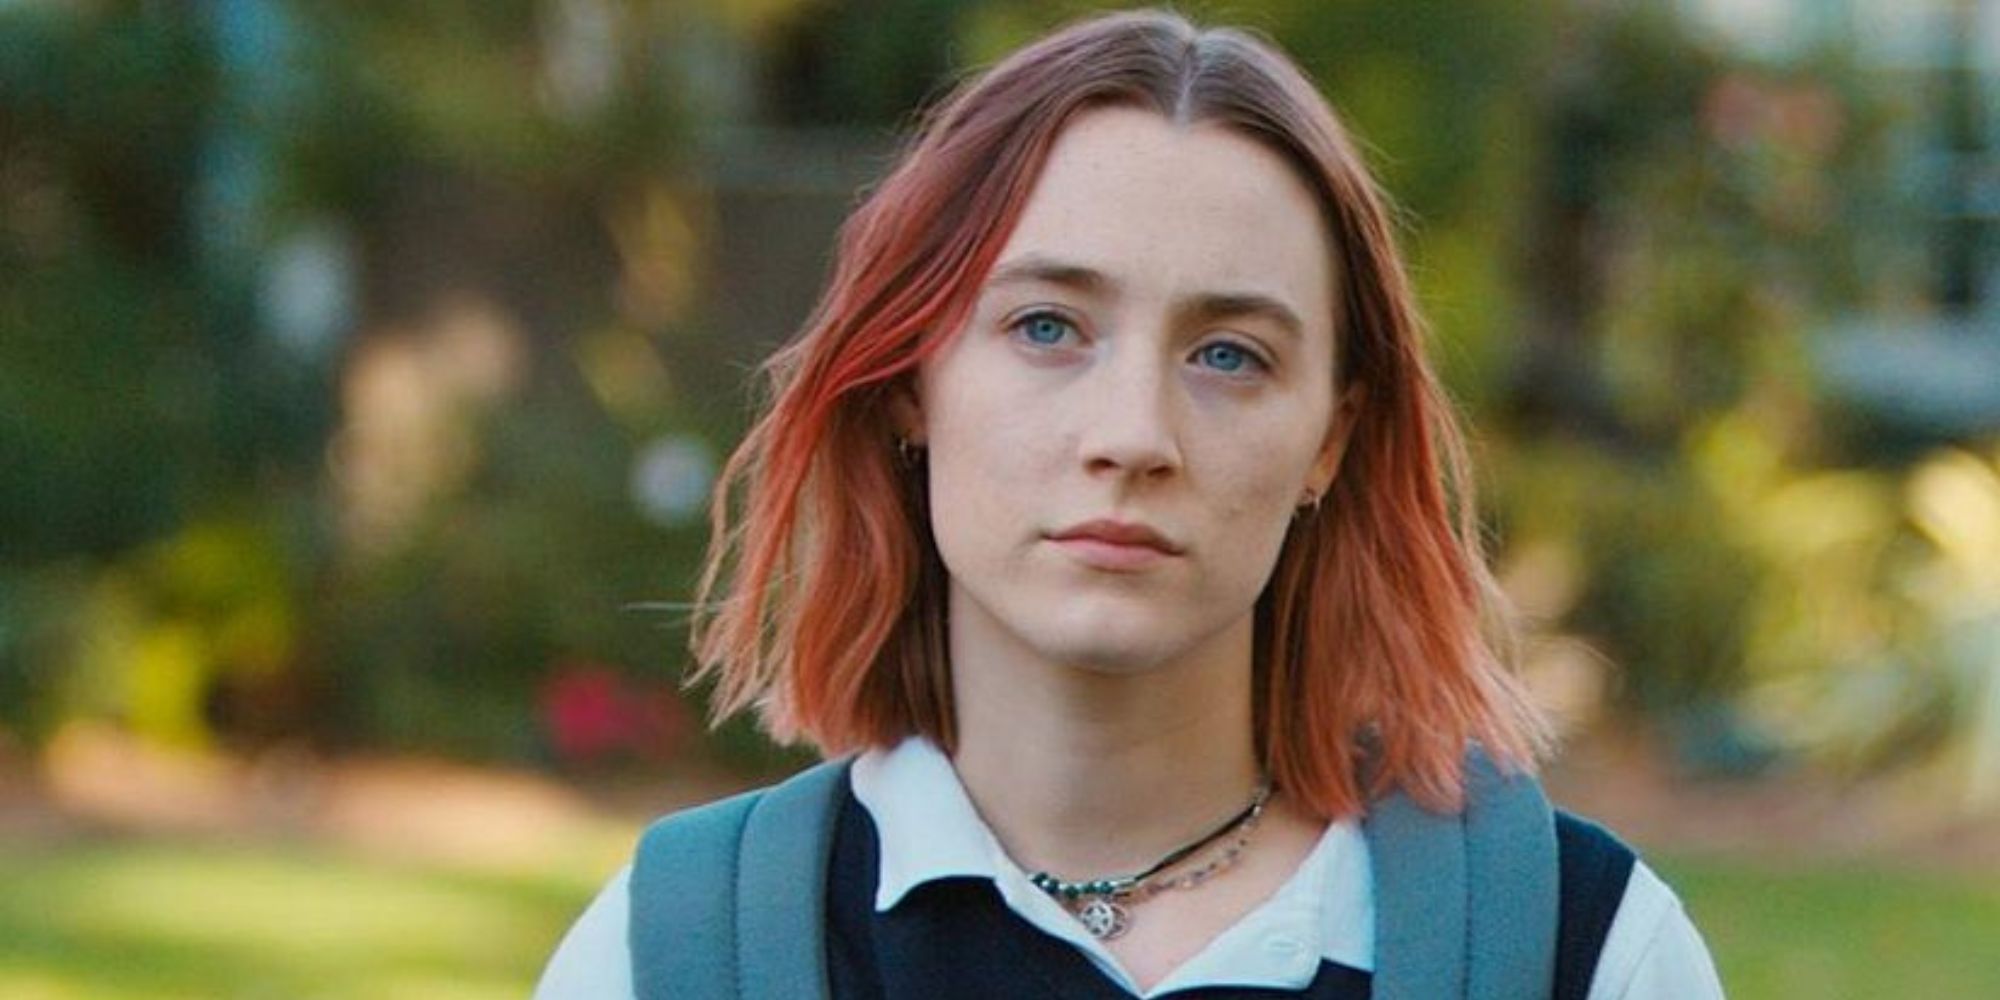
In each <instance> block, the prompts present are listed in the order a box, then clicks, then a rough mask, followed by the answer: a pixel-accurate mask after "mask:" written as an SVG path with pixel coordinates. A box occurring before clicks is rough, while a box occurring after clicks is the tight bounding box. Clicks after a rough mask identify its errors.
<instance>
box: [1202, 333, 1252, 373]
mask: <svg viewBox="0 0 2000 1000" xmlns="http://www.w3.org/2000/svg"><path fill="white" fill-rule="evenodd" d="M1195 357H1197V358H1200V359H1201V360H1202V361H1203V362H1204V363H1205V364H1207V365H1208V366H1209V367H1210V368H1213V369H1215V370H1216V371H1219V372H1239V371H1242V370H1244V368H1245V366H1250V365H1261V364H1263V362H1261V361H1259V360H1258V359H1257V356H1256V355H1254V354H1251V353H1250V352H1249V350H1247V349H1245V348H1243V347H1240V346H1238V345H1236V344H1232V343H1230V342H1228V341H1226V340H1223V341H1217V342H1215V343H1213V344H1206V345H1203V346H1202V348H1201V350H1199V351H1196V352H1195Z"/></svg>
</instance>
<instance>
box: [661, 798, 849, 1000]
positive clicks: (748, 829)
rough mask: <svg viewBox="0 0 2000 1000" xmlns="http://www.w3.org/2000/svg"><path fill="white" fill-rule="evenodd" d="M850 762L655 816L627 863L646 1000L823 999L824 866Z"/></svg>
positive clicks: (824, 983)
mask: <svg viewBox="0 0 2000 1000" xmlns="http://www.w3.org/2000/svg"><path fill="white" fill-rule="evenodd" d="M846 787H847V762H846V761H837V762H830V763H826V764H821V765H818V766H816V767H813V768H810V769H808V770H806V771H804V772H802V773H800V774H798V775H795V776H793V777H792V778H791V779H789V780H787V781H785V782H784V783H783V784H780V785H778V786H776V787H774V788H769V789H764V790H760V791H755V792H748V793H745V794H743V795H739V796H736V797H735V798H731V799H725V800H723V801H721V802H716V803H713V804H710V805H706V806H702V807H700V808H698V809H692V810H688V811H686V812H681V813H676V814H674V815H672V816H668V817H666V818H665V819H662V820H659V821H657V822H655V823H654V824H653V825H652V826H651V827H649V828H648V829H647V830H646V832H645V834H644V835H643V836H641V837H640V839H639V847H638V851H637V853H636V854H635V856H634V858H633V861H632V878H631V912H630V917H629V919H628V925H627V929H626V935H627V938H626V940H627V944H628V946H629V947H630V948H631V952H632V986H633V992H634V994H635V995H636V996H637V997H638V998H639V1000H655V998H665V997H672V998H674V1000H739V998H742V1000H776V998H780V997H783V998H788V1000H789V998H797V997H805V998H811V997H825V996H826V992H827V986H826V948H825V946H824V943H823V936H824V934H823V927H824V922H823V919H822V915H823V913H824V911H825V909H826V865H827V859H828V856H829V854H830V853H831V850H832V844H833V826H834V818H835V816H836V815H837V814H838V810H839V805H840V799H841V797H840V793H841V792H842V791H843V790H844V789H845V788H846Z"/></svg>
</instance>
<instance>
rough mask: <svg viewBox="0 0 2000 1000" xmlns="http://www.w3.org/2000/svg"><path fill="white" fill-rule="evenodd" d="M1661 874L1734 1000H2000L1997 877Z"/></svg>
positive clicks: (1837, 872) (1685, 866)
mask: <svg viewBox="0 0 2000 1000" xmlns="http://www.w3.org/2000/svg"><path fill="white" fill-rule="evenodd" d="M1659 868H1660V870H1661V871H1662V873H1663V874H1664V875H1665V877H1666V878H1667V879H1668V880H1669V882H1671V883H1672V884H1673V886H1674V888H1675V890H1676V891H1677V892H1678V893H1679V894H1680V896H1681V899H1682V900H1683V902H1684V903H1685V904H1686V906H1687V908H1688V912H1689V913H1691V914H1693V916H1694V919H1695V922H1696V924H1697V925H1698V926H1700V928H1701V931H1702V936H1703V937H1705V938H1706V939H1707V941H1708V945H1709V948H1710V950H1711V951H1713V952H1714V954H1715V959H1716V965H1717V967H1718V968H1719V969H1720V970H1721V973H1722V980H1723V983H1724V985H1726V986H1727V987H1728V989H1729V995H1730V996H1731V997H1732V998H1734V1000H1758V998H1766V997H1768V998H1773V1000H1776V998H1788V997H1816V998H1839V997H1856V998H1862V997H1869V998H1872V997H1975V996H1976V997H2000V944H1996V943H2000V874H1995V875H1988V876H1984V877H1963V876H1952V875H1944V874H1924V873H1913V872H1897V871H1886V870H1881V869H1873V868H1859V867H1840V866H1822V867H1815V868H1809V869H1803V870H1797V871H1782V870H1773V869H1771V868H1768V867H1760V866H1757V865H1754V864H1751V863H1748V862H1743V861H1720V860H1707V859H1701V860H1696V859H1688V860H1670V861H1663V862H1660V863H1659Z"/></svg>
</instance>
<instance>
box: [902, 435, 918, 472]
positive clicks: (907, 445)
mask: <svg viewBox="0 0 2000 1000" xmlns="http://www.w3.org/2000/svg"><path fill="white" fill-rule="evenodd" d="M923 454H924V449H923V447H922V446H921V445H918V444H916V443H914V442H912V441H911V440H910V439H909V438H906V437H902V436H900V435H898V436H897V438H896V458H897V459H898V460H900V461H901V462H902V463H903V464H904V465H915V464H917V460H918V459H920V458H922V457H923Z"/></svg>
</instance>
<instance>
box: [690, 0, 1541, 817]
mask: <svg viewBox="0 0 2000 1000" xmlns="http://www.w3.org/2000/svg"><path fill="white" fill-rule="evenodd" d="M1108 105H1118V106H1129V107H1138V108H1143V109H1148V110H1151V111H1155V112H1158V113H1159V114H1161V115H1163V116H1165V117H1166V118H1167V119H1169V120H1170V121H1172V122H1174V123H1176V124H1180V125H1187V126H1193V125H1217V126H1221V127H1224V128H1228V129H1231V130H1234V131H1236V132H1238V133H1241V134H1244V135H1247V136H1249V137H1251V138H1253V139H1255V140H1257V141H1259V142H1262V143H1263V144H1265V145H1266V146H1267V147H1269V148H1271V149H1273V150H1275V151H1276V152H1278V153H1279V154H1280V155H1282V156H1283V157H1284V158H1285V159H1286V161H1287V162H1288V163H1290V164H1291V165H1292V167H1293V168H1294V170H1295V171H1296V172H1297V174H1298V176H1299V177H1300V178H1301V179H1302V180H1304V181H1305V182H1306V184H1307V185H1308V187H1309V188H1310V189H1311V190H1312V191H1313V193H1314V196H1315V197H1316V198H1317V200H1318V201H1319V203H1320V205H1321V208H1322V210H1323V212H1324V213H1325V217H1326V222H1327V224H1328V226H1329V230H1330V232H1331V234H1332V237H1333V246H1334V252H1335V258H1336V259H1335V260H1334V261H1332V264H1333V266H1334V269H1335V272H1336V275H1337V279H1338V280H1337V287H1336V292H1337V294H1338V303H1337V305H1336V309H1337V310H1338V315H1337V316H1336V317H1335V323H1334V329H1335V331H1336V350H1335V355H1336V361H1335V372H1336V379H1337V385H1336V388H1337V389H1341V388H1345V387H1346V386H1349V385H1353V384H1355V383H1360V384H1361V385H1362V386H1364V387H1365V392H1366V400H1365V402H1364V404H1363V405H1362V406H1361V409H1360V412H1359V415H1358V418H1357V424H1356V426H1355V427H1354V429H1353V431H1352V434H1351V437H1350V440H1349V444H1348V447H1347V452H1346V456H1345V458H1344V460H1343V462H1342V466H1341V471H1340V473H1339V475H1338V477H1337V478H1336V479H1335V481H1334V484H1333V487H1332V489H1331V490H1330V495H1328V496H1327V497H1326V498H1325V501H1326V502H1324V503H1322V504H1320V505H1319V506H1318V508H1317V510H1316V511H1315V512H1314V513H1313V514H1312V515H1310V516H1308V517H1304V518H1301V519H1299V520H1298V521H1296V522H1295V523H1294V525H1293V527H1292V528H1291V529H1290V532H1289V535H1288V537H1287V538H1286V541H1285V543H1284V546H1283V548H1282V550H1281V551H1280V553H1279V556H1278V560H1277V564H1276V566H1275V568H1274V570H1273V572H1272V576H1271V579H1270V581H1269V582H1268V583H1267V585H1266V587H1265V590H1264V593H1263V594H1262V595H1261V596H1260V597H1259V598H1258V601H1257V605H1256V609H1255V615H1256V647H1255V651H1254V656H1253V659H1254V678H1253V684H1254V689H1255V698H1256V701H1255V706H1256V714H1255V717H1256V729H1257V732H1256V739H1257V745H1258V747H1259V749H1260V752H1261V754H1262V757H1263V763H1264V766H1265V767H1266V768H1267V769H1268V770H1269V773H1270V774H1271V776H1272V777H1273V779H1274V780H1275V781H1276V782H1277V783H1278V784H1279V785H1281V786H1283V787H1285V788H1286V789H1288V790H1290V791H1291V792H1292V794H1294V795H1295V796H1296V797H1297V798H1298V800H1299V801H1300V802H1301V803H1302V804H1303V805H1304V806H1305V807H1306V808H1308V809H1310V810H1312V811H1313V812H1315V813H1316V814H1319V815H1322V816H1326V817H1336V816H1347V815H1354V814H1357V813H1359V812H1362V811H1363V810H1365V808H1366V805H1367V803H1368V801H1369V800H1370V799H1371V798H1372V797H1374V796H1376V795H1379V794H1381V793H1383V792H1386V791H1387V790H1389V789H1391V788H1402V789H1404V790H1406V791H1408V792H1409V793H1411V794H1412V795H1413V796H1415V797H1416V798H1417V799H1418V800H1419V801H1421V802H1424V803H1425V804H1426V805H1429V806H1431V807H1433V808H1437V809H1441V810H1450V809H1455V808H1457V807H1458V805H1459V804H1460V803H1461V802H1462V801H1463V789H1464V778H1463V770H1462V765H1463V759H1464V754H1465V751H1466V749H1467V747H1468V746H1469V745H1471V744H1474V743H1476V744H1479V745H1481V746H1482V747H1483V748H1484V749H1485V750H1486V752H1487V753H1488V754H1490V755H1491V756H1492V757H1493V758H1495V760H1496V761H1497V762H1499V763H1500V765H1501V766H1502V767H1504V768H1508V769H1511V770H1517V771H1528V770H1532V769H1533V768H1534V766H1535V763H1536V761H1537V759H1538V757H1539V755H1540V754H1541V753H1542V752H1543V750H1544V749H1545V747H1546V742H1547V736H1546V727H1545V724H1544V723H1543V721H1542V719H1541V716H1540V715H1539V714H1538V713H1537V711H1536V710H1535V709H1534V707H1533V706H1532V705H1531V704H1530V702H1529V700H1528V699H1527V697H1526V696H1525V693H1524V691H1523V689H1522V687H1521V685H1520V684H1519V682H1518V681H1517V680H1516V678H1515V677H1514V676H1513V674H1512V673H1511V671H1510V670H1509V668H1508V667H1509V665H1508V663H1507V659H1508V657H1507V655H1506V653H1507V651H1508V650H1509V649H1510V648H1511V644H1512V625H1511V621H1512V616H1511V614H1510V613H1509V612H1508V609H1507V605H1506V603H1505V600H1504V598H1503V596H1502V595H1501V594H1500V592H1499V589H1498V587H1497V586H1496V585H1495V584H1494V582H1493V579H1492V576H1491V574H1490V572H1489V570H1488V569H1487V564H1486V558H1485V555H1484V552H1483V550H1482V547H1481V544H1480V536H1479V531H1478V524H1477V519H1476V506H1475V503H1474V489H1473V480H1472V478H1471V474H1470V466H1469V462H1468V460H1467V457H1466V452H1465V446H1464V437H1463V435H1462V433H1461V431H1460V429H1459V427H1458V424H1457V420H1456V418H1455V416H1454V414H1453V410H1452V407H1451V405H1450V403H1449V401H1448V400H1447V399H1446V398H1445V395H1444V393H1443V391H1442V390H1441V388H1440V387H1439V385H1438V383H1437V380H1436V378H1435V376H1434V374H1433V373H1432V371H1431V368H1430V365H1429V363H1428V362H1427V360H1426V359H1425V356H1424V345H1423V341H1424V330H1423V325H1422V322H1421V320H1420V318H1419V316H1418V312H1417V309H1416V304H1415V299H1414V295H1413V293H1412V291H1411V289H1410V286H1409V281H1408V278H1407V276H1406V274H1405V271H1404V268H1403V264H1402V261H1401V258H1400V255H1399V253H1398V251H1397V248H1396V240H1395V233H1394V228H1393V224H1392V220H1391V215H1390V211H1389V206H1388V202H1387V200H1386V199H1385V198H1384V197H1383V195H1382V194H1381V193H1380V192H1379V191H1378V190H1377V187H1376V185H1375V183H1374V181H1373V180H1372V179H1371V177H1370V176H1369V174H1368V172H1367V169H1366V167H1365V165H1364V163H1363V161H1362V159H1361V157H1360V156H1359V155H1358V154H1357V152H1356V150H1355V148H1354V146H1353V143H1352V142H1351V141H1350V139H1349V138H1348V136H1347V134H1346V132H1345V130H1344V129H1343V128H1342V127H1341V125H1340V123H1339V122H1338V120H1337V119H1336V118H1335V116H1334V114H1333V111H1332V110H1331V108H1329V107H1328V106H1327V104H1326V102H1325V100H1324V99H1323V98H1322V97H1320V95H1319V94H1318V92H1317V90H1316V89H1315V88H1314V87H1313V85H1312V83H1311V82H1310V81H1309V80H1308V79H1307V78H1306V77H1305V76H1304V74H1303V73H1301V72H1300V71H1299V70H1298V69H1297V68H1296V67H1294V66H1293V65H1292V64H1291V63H1290V62H1289V61H1288V60H1287V59H1286V58H1285V57H1284V56H1282V55H1280V54H1279V53H1278V51H1277V50H1276V48H1275V47H1273V46H1272V45H1270V44H1268V43H1266V42H1264V41H1262V40H1260V39H1259V38H1257V37H1255V36H1253V35H1250V34H1248V33H1245V32H1242V31H1238V30H1234V29H1226V28H1220V29H1206V30H1202V29H1197V28H1195V27H1194V26H1193V25H1191V24H1190V23H1189V22H1188V21H1187V20H1185V19H1184V18H1182V17H1181V16H1179V15H1177V14H1174V13H1169V12H1164V11H1136V12H1124V13H1116V14H1110V15H1105V16H1099V17H1095V18H1092V19H1089V20H1086V21H1082V22H1079V23H1077V24H1074V25H1072V26H1070V27H1068V28H1065V29H1063V30H1060V31H1058V32H1056V33H1054V34H1052V35H1049V36H1047V37H1045V38H1043V39H1041V40H1039V41H1037V42H1035V43H1032V44H1030V45H1028V46H1027V47H1025V48H1022V49H1020V50H1018V51H1016V52H1015V53H1013V54H1012V55H1010V56H1008V57H1007V58H1006V59H1004V60H1003V61H1001V62H1000V63H999V64H997V65H996V66H994V67H993V68H991V69H990V70H988V71H987V72H985V73H984V74H982V75H979V76H977V77H974V78H972V79H970V80H968V81H967V82H965V83H963V84H961V85H960V86H959V87H958V88H957V89H956V90H954V91H953V92H952V93H951V94H950V95H949V96H948V97H947V98H946V99H945V100H943V101H942V102H941V103H939V104H937V105H936V106H934V107H933V108H931V109H930V110H929V111H928V112H927V113H926V114H925V115H924V116H923V119H922V120H921V123H920V126H919V128H918V129H917V131H916V132H915V134H914V136H913V137H912V139H911V140H910V142H909V144H908V145H907V146H906V148H905V149H904V151H903V153H902V155H901V157H900V158H899V159H898V161H897V164H896V166H895V167H894V169H893V170H892V171H891V172H890V173H889V175H888V176H887V177H886V178H885V179H884V180H883V181H882V182H881V184H880V185H878V186H877V188H876V189H875V190H874V192H873V193H872V194H871V195H870V196H869V197H868V198H867V199H866V200H865V201H864V202H863V203H862V204H861V206H860V207H859V208H858V209H857V210H856V211H855V212H854V214H853V215H852V216H850V218H849V219H848V220H847V222H846V224H845V225H844V226H843V227H842V229H841V232H840V237H839V241H838V246H837V251H836V256H835V263H834V269H833V274H832V276H831V278H830V280H829V282H828V285H827V287H826V289H825V291H824V293H823V295H822V297H821V299H820V301H819V303H818V305H817V307H816V308H815V309H814V311H813V313H812V315H811V316H810V317H809V318H808V320H807V321H806V323H805V324H804V326H803V328H802V329H801V331H800V332H799V334H798V336H797V337H796V338H794V339H793V340H792V341H791V342H790V343H788V344H787V345H786V346H785V347H783V348H782V349H780V350H779V351H778V352H777V353H776V354H774V355H773V356H772V357H771V358H770V359H769V360H768V361H767V362H766V364H765V368H764V372H765V374H766V376H767V377H768V379H769V383H770V388H771V397H770V401H769V404H768V406H767V407H766V409H765V410H764V412H763V414H762V416H761V417H760V418H759V419H758V420H757V421H756V422H755V423H754V424H753V426H752V427H751V429H750V431H749V432H748V434H747V435H746V437H745V438H744V440H743V442H742V444H741V445H740V446H739V447H738V448H737V450H736V451H735V452H734V453H733V454H732V455H731V457H730V459H729V461H728V463H727V465H726V466H725V467H724V469H723V473H722V475H721V477H720V479H719V480H718V482H717V484H716V487H715V494H714V497H713V504H712V507H711V511H710V518H711V528H712V534H711V536H710V541H709V549H708V555H707V561H706V564H705V566H704V568H703V572H702V575H701V579H700V583H699V585H698V591H697V596H696V616H695V619H694V622H693V632H692V639H691V646H692V648H693V651H694V654H695V657H696V660H697V662H698V668H697V670H696V672H695V679H696V680H701V679H707V678H712V679H713V680H715V682H716V684H717V691H716V698H715V700H714V705H715V712H716V717H717V718H718V719H720V718H723V717H727V716H728V715H731V714H734V713H736V712H739V711H742V710H744V709H747V708H753V707H754V708H755V709H756V710H757V712H758V713H759V714H760V715H761V717H762V719H763V722H764V724H765V727H766V729H767V730H768V731H769V732H770V733H771V734H772V736H773V737H774V738H776V739H778V740H780V741H782V742H798V741H808V742H811V743H813V744H815V745H817V746H818V748H819V749H820V750H821V751H822V752H823V753H826V754H828V755H833V754H839V753H845V752H849V751H854V750H859V749H863V748H868V747H886V746H890V745H893V744H894V743H896V742H897V741H899V740H901V739H902V738H904V737H906V736H909V735H913V734H921V735H924V736H927V737H929V738H931V739H933V740H934V741H936V742H938V743H939V744H940V745H941V746H943V747H945V748H946V750H947V752H949V750H950V749H951V748H952V747H953V745H954V744H955V741H956V737H955V733H954V726H953V709H952V704H951V682H950V680H951V679H950V672H949V671H950V665H949V662H948V655H947V651H946V644H945V611H946V608H945V593H946V578H945V570H944V567H943V565H942V563H941V561H940V559H939V556H938V553H937V549H936V546H935V544H934V542H933V541H932V539H931V534H930V520H929V511H928V509H927V506H926V488H925V484H924V481H923V476H922V468H921V467H920V466H918V467H911V466H910V465H908V464H906V463H902V462H899V460H898V456H897V451H898V449H897V447H896V443H895V442H896V430H895V426H894V421H893V416H892V413H891V407H890V401H891V398H892V395H893V393H894V392H896V391H898V389H899V387H903V386H906V385H907V380H908V379H910V378H912V377H913V376H914V373H915V369H916V368H917V366H919V365H920V364H921V363H922V362H923V361H924V359H925V358H927V357H928V356H929V355H930V354H931V352H933V351H935V350H937V349H938V348H939V346H940V345H941V344H942V343H943V342H944V341H945V340H946V339H947V338H948V337H950V336H951V335H952V334H953V333H954V332H956V331H957V330H958V329H959V328H960V327H961V326H962V325H963V323H964V321H965V319H966V317H967V316H968V315H969V313H970V310H971V308H972V306H973V304H974V302H975V301H976V299H977V295H978V291H979V284H980V282H981V281H983V280H984V277H985V275H986V274H987V273H988V272H989V271H990V270H991V268H992V266H993V264H994V263H995V259H996V258H997V257H998V255H999V253H1000V250H1001V248H1002V246H1003V244H1004V243H1005V241H1006V239H1007V236H1008V235H1009V234H1010V232H1011V231H1012V229H1013V228H1014V225H1015V223H1016V222H1017V221H1018V220H1019V218H1020V215H1021V212H1022V210H1023V207H1024V206H1025V205H1026V203H1027V200H1028V197H1029V195H1030V193H1031V191H1032V189H1033V186H1034V184H1035V182H1036V179H1037V178H1038V176H1039V175H1040V172H1041V169H1042V166H1043V164H1044V163H1045V161H1046V160H1047V157H1048V154H1049V151H1050V149H1051V148H1052V147H1053V146H1054V144H1055V141H1056V139H1057V137H1058V136H1059V135H1060V134H1061V132H1062V130H1063V129H1064V127H1065V126H1066V125H1067V124H1068V123H1069V122H1070V121H1072V120H1073V119H1074V118H1075V117H1076V116H1077V115H1078V114H1080V113H1082V112H1084V111H1087V110H1090V109H1093V108H1097V107H1103V106H1108ZM738 498H740V505H741V510H740V513H737V512H736V509H735V505H734V504H732V500H736V499H738Z"/></svg>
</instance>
